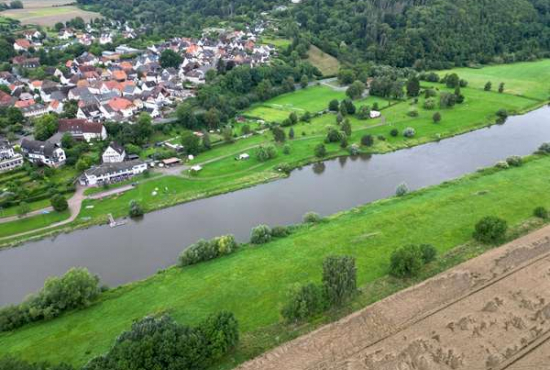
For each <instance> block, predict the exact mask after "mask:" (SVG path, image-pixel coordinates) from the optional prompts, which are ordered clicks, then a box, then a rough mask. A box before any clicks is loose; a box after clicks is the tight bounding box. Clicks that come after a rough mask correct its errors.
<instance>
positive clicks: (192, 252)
mask: <svg viewBox="0 0 550 370" xmlns="http://www.w3.org/2000/svg"><path fill="white" fill-rule="evenodd" d="M238 246H239V245H238V243H237V242H236V241H235V237H234V236H233V235H224V236H220V237H217V238H214V239H211V240H204V239H201V240H199V241H198V242H196V243H194V244H191V245H190V246H189V248H187V249H185V250H184V251H183V252H182V253H181V254H180V256H179V258H178V260H179V265H180V266H189V265H194V264H196V263H199V262H203V261H209V260H211V259H214V258H217V257H219V256H223V255H226V254H231V253H233V252H234V251H235V250H237V248H238Z"/></svg>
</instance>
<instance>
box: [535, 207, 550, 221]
mask: <svg viewBox="0 0 550 370" xmlns="http://www.w3.org/2000/svg"><path fill="white" fill-rule="evenodd" d="M533 215H534V216H535V217H538V218H542V219H543V220H545V219H547V218H548V210H547V209H546V208H544V207H537V208H535V209H534V210H533Z"/></svg>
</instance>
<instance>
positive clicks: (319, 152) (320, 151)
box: [314, 144, 327, 158]
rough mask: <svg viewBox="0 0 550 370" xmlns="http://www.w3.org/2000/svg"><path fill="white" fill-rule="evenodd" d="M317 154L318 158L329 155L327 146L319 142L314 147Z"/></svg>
mask: <svg viewBox="0 0 550 370" xmlns="http://www.w3.org/2000/svg"><path fill="white" fill-rule="evenodd" d="M314 153H315V156H316V157H318V158H323V157H324V156H326V155H327V148H326V147H325V145H324V144H319V145H317V146H316V147H315V149H314Z"/></svg>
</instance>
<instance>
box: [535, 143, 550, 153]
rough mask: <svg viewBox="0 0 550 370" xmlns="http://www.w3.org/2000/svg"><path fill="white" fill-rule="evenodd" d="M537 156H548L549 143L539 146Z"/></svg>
mask: <svg viewBox="0 0 550 370" xmlns="http://www.w3.org/2000/svg"><path fill="white" fill-rule="evenodd" d="M536 153H538V154H550V143H544V144H542V145H541V146H539V149H538V150H537V152H536Z"/></svg>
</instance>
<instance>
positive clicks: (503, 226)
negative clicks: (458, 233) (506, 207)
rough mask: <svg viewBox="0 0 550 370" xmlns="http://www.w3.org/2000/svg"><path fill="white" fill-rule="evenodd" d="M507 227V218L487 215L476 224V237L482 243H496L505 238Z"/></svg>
mask: <svg viewBox="0 0 550 370" xmlns="http://www.w3.org/2000/svg"><path fill="white" fill-rule="evenodd" d="M507 229H508V224H507V223H506V221H505V220H503V219H501V218H498V217H495V216H487V217H484V218H482V219H481V220H479V222H478V223H477V224H476V226H475V231H474V238H475V239H476V240H477V241H480V242H482V243H495V242H498V241H500V240H502V239H503V238H504V236H505V234H506V230H507Z"/></svg>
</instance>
